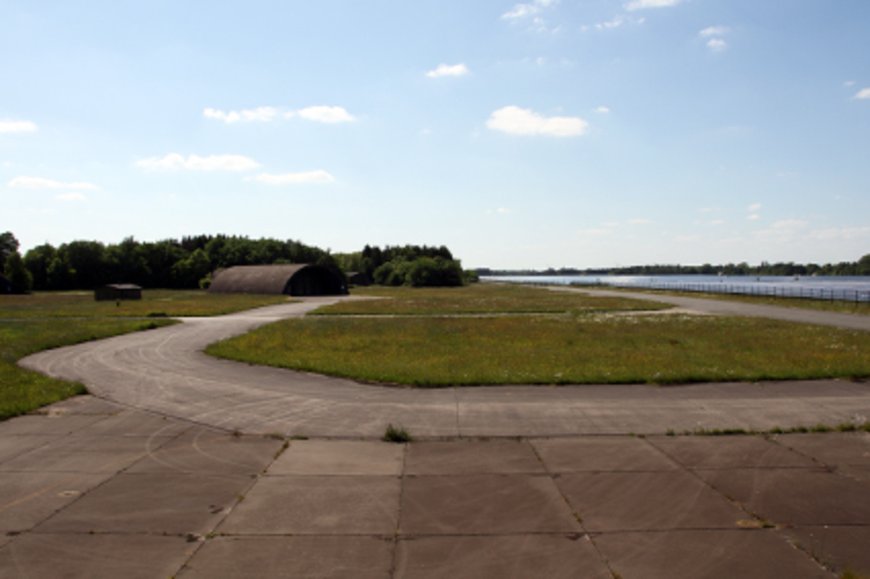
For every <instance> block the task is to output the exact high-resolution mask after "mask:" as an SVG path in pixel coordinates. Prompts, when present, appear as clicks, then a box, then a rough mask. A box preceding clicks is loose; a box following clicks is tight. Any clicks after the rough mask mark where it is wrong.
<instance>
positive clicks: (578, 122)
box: [486, 106, 589, 137]
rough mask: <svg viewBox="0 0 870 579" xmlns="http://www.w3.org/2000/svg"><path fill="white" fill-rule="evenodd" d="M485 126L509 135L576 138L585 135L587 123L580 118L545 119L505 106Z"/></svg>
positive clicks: (533, 113) (538, 115) (528, 111)
mask: <svg viewBox="0 0 870 579" xmlns="http://www.w3.org/2000/svg"><path fill="white" fill-rule="evenodd" d="M486 126H487V127H489V128H490V129H492V130H494V131H501V132H503V133H508V134H510V135H523V136H530V135H546V136H549V137H578V136H580V135H583V134H584V133H586V131H587V130H588V128H589V123H587V122H586V121H585V120H583V119H581V118H580V117H545V116H543V115H540V114H538V113H536V112H534V111H532V110H529V109H522V108H520V107H515V106H507V107H502V108H500V109H498V110H497V111H494V112H493V113H492V114H491V115H490V117H489V120H487V121H486Z"/></svg>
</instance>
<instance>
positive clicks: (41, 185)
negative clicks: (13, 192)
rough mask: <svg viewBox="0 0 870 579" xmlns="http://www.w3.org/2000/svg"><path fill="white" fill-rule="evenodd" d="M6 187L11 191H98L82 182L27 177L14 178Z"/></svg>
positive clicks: (93, 186) (94, 186)
mask: <svg viewBox="0 0 870 579" xmlns="http://www.w3.org/2000/svg"><path fill="white" fill-rule="evenodd" d="M6 186H7V187H10V188H12V189H68V190H74V191H97V190H99V187H97V186H96V185H94V184H93V183H86V182H83V181H75V182H70V183H67V182H63V181H55V180H54V179H46V178H45V177H28V176H21V177H15V178H14V179H12V180H11V181H9V183H7V184H6Z"/></svg>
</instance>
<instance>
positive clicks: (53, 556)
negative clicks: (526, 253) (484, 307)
mask: <svg viewBox="0 0 870 579" xmlns="http://www.w3.org/2000/svg"><path fill="white" fill-rule="evenodd" d="M76 404H80V401H79V402H77V403H76ZM114 410H117V411H116V412H112V413H105V414H102V415H100V416H102V417H103V418H104V419H106V420H108V419H109V418H112V417H120V418H117V419H115V420H114V421H113V422H112V423H109V426H111V428H109V426H106V425H103V426H100V424H99V422H95V423H91V424H89V425H86V426H85V425H82V424H80V423H76V421H75V420H73V423H75V428H74V429H73V428H72V423H71V426H70V428H60V429H54V427H52V429H53V431H54V432H69V431H71V430H74V432H73V433H72V434H65V435H61V434H55V435H51V436H46V437H44V438H46V439H47V440H48V444H49V445H51V446H50V447H51V448H67V449H69V452H70V454H71V456H82V457H83V461H84V463H85V464H86V465H87V464H88V463H89V460H90V459H88V458H87V454H88V453H94V454H98V453H100V452H101V451H103V450H104V451H106V452H107V453H109V455H110V456H111V455H112V453H113V452H114V450H117V449H120V450H124V449H126V448H128V445H131V444H132V445H133V446H132V447H133V448H135V449H137V450H138V449H140V446H139V445H141V448H142V449H145V450H146V451H145V452H143V453H141V454H135V453H134V454H131V455H130V456H128V457H127V458H126V460H129V464H127V465H126V466H123V467H121V468H119V469H118V470H117V471H116V472H100V473H97V474H93V473H79V472H65V471H64V472H54V471H53V470H51V469H53V468H56V467H57V462H56V461H53V459H51V453H49V454H45V453H44V452H40V450H41V449H42V448H46V447H45V446H38V447H36V448H31V447H29V446H27V445H25V446H24V447H22V449H21V451H20V452H18V453H12V456H11V457H10V458H7V459H3V460H0V521H2V524H0V527H2V531H3V533H2V535H0V576H4V577H6V576H9V577H41V576H51V577H55V576H57V577H109V576H131V577H167V576H178V577H249V576H275V577H282V576H286V577H379V578H380V577H383V578H399V577H402V578H404V577H424V578H425V577H444V576H450V577H457V578H466V577H467V578H479V577H493V578H495V577H505V576H516V577H576V576H584V577H585V576H589V577H616V576H619V577H622V578H623V579H630V578H633V577H639V578H647V577H692V578H694V577H714V578H717V577H722V578H726V577H728V578H730V577H734V576H735V573H737V574H738V575H739V576H741V577H744V576H745V577H769V576H771V574H776V575H784V576H788V577H829V578H833V577H836V576H837V575H838V574H839V573H841V572H842V571H843V570H844V569H847V568H848V569H851V570H853V571H856V572H863V573H870V561H868V560H867V556H866V549H865V547H866V544H867V541H868V537H870V513H868V511H867V508H868V507H867V505H868V504H870V501H868V494H870V482H867V481H864V482H862V481H858V480H855V479H854V478H850V477H848V476H846V475H845V474H843V473H841V472H840V471H839V470H838V469H836V468H835V469H832V468H829V467H828V466H827V465H825V464H819V463H818V462H817V460H816V459H815V458H813V457H811V456H810V455H809V454H807V452H809V451H811V453H812V454H813V455H817V456H825V455H826V453H828V455H827V456H828V459H829V460H832V462H835V463H836V464H837V465H840V464H842V465H850V464H853V465H858V466H860V465H861V462H862V461H863V460H865V459H866V457H865V456H864V435H862V434H849V435H839V434H817V435H781V436H777V437H772V438H771V439H769V440H768V439H765V438H762V437H755V436H739V437H693V436H688V437H684V436H679V437H668V436H661V437H647V438H641V437H632V436H604V437H602V436H576V437H568V438H533V439H525V438H518V439H510V440H505V439H471V440H469V439H450V440H443V441H421V442H413V443H410V444H406V445H395V444H389V443H383V442H375V441H360V440H323V439H320V440H286V441H284V440H276V439H274V438H270V437H264V436H248V435H236V436H234V435H232V434H231V433H225V432H218V431H215V430H213V429H210V428H205V427H201V426H195V425H191V424H189V423H185V422H182V421H179V420H176V419H169V420H168V421H163V420H158V421H150V420H149V419H148V416H147V415H146V416H142V415H141V413H140V412H139V411H135V410H130V409H123V408H115V409H114ZM75 417H76V415H75V414H71V413H70V414H67V413H64V412H60V413H57V418H48V417H47V416H42V417H39V418H40V419H42V420H46V421H47V420H65V419H74V418H75ZM124 417H126V418H127V419H129V420H130V426H131V427H130V428H126V427H125V426H124V424H123V422H124ZM15 420H18V419H13V420H12V421H11V422H13V423H14V421H15ZM28 422H31V421H28ZM166 422H168V423H169V424H167V423H166ZM145 424H151V426H152V427H153V428H155V429H156V430H155V431H154V432H152V433H151V434H148V433H147V432H146V430H145V428H144V425H145ZM167 426H169V427H170V428H169V429H167V428H166V427H167ZM31 427H32V426H31V425H28V428H31ZM95 430H96V431H97V432H100V434H94V433H93V431H95ZM124 432H128V433H129V432H137V433H138V435H137V436H124V435H123V433H124ZM166 432H175V434H173V435H169V436H162V435H159V434H163V433H166ZM155 435H157V436H155ZM16 437H17V438H21V439H29V438H32V437H33V435H15V437H13V438H16ZM285 445H286V448H285ZM798 447H800V448H798ZM28 455H30V458H29V459H27V460H26V461H22V458H23V457H27V456H28ZM834 458H835V459H836V460H833V459H834ZM43 459H44V460H45V462H44V464H45V468H44V469H42V470H41V469H40V467H39V464H40V461H41V460H43ZM113 460H115V459H114V458H113ZM118 460H119V461H120V462H119V463H118V464H120V463H122V462H123V461H122V460H120V458H119V459H118ZM806 461H810V463H812V464H814V465H816V466H812V467H807V466H806V464H807V462H806ZM10 463H11V464H12V466H13V467H14V466H15V465H16V464H18V465H20V466H21V467H22V468H24V469H26V470H14V469H13V468H10V466H9V465H10ZM66 466H67V465H64V468H66ZM81 468H82V469H87V468H89V467H87V466H85V467H81ZM98 470H103V469H101V468H100V469H98ZM754 514H757V515H758V517H755V516H753V515H754ZM762 519H763V520H762ZM825 566H827V567H825Z"/></svg>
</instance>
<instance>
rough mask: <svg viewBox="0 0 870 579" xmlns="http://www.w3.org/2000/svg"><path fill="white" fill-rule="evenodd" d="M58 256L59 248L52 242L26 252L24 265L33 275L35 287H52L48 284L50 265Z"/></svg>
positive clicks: (40, 288)
mask: <svg viewBox="0 0 870 579" xmlns="http://www.w3.org/2000/svg"><path fill="white" fill-rule="evenodd" d="M56 256H57V250H56V249H55V248H54V246H52V245H51V244H48V243H45V244H43V245H37V246H36V247H34V248H33V249H31V250H29V251H28V252H27V253H26V254H24V265H25V267H27V270H28V271H29V272H30V275H32V276H33V289H36V290H46V289H51V288H50V287H49V285H48V266H49V265H51V262H52V260H53V259H54V258H55V257H56Z"/></svg>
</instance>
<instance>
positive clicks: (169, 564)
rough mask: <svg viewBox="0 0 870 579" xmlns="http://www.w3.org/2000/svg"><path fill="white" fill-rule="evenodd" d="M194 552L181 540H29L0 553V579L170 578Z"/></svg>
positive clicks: (71, 536) (43, 537) (97, 537)
mask: <svg viewBox="0 0 870 579" xmlns="http://www.w3.org/2000/svg"><path fill="white" fill-rule="evenodd" d="M195 548H196V544H192V543H189V542H187V541H186V540H185V539H184V538H182V537H161V536H153V535H88V534H30V535H27V536H24V537H20V538H17V539H16V540H15V541H14V542H13V543H11V544H10V545H7V546H6V548H4V549H0V577H65V578H66V577H69V578H72V577H82V578H85V577H87V578H88V579H117V578H118V577H124V578H125V579H127V578H129V579H153V578H154V577H171V576H172V575H173V574H174V573H175V571H176V570H177V569H178V568H179V567H180V566H181V565H182V564H183V563H184V561H185V560H187V558H188V557H190V555H191V554H192V553H193V551H194V549H195Z"/></svg>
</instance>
